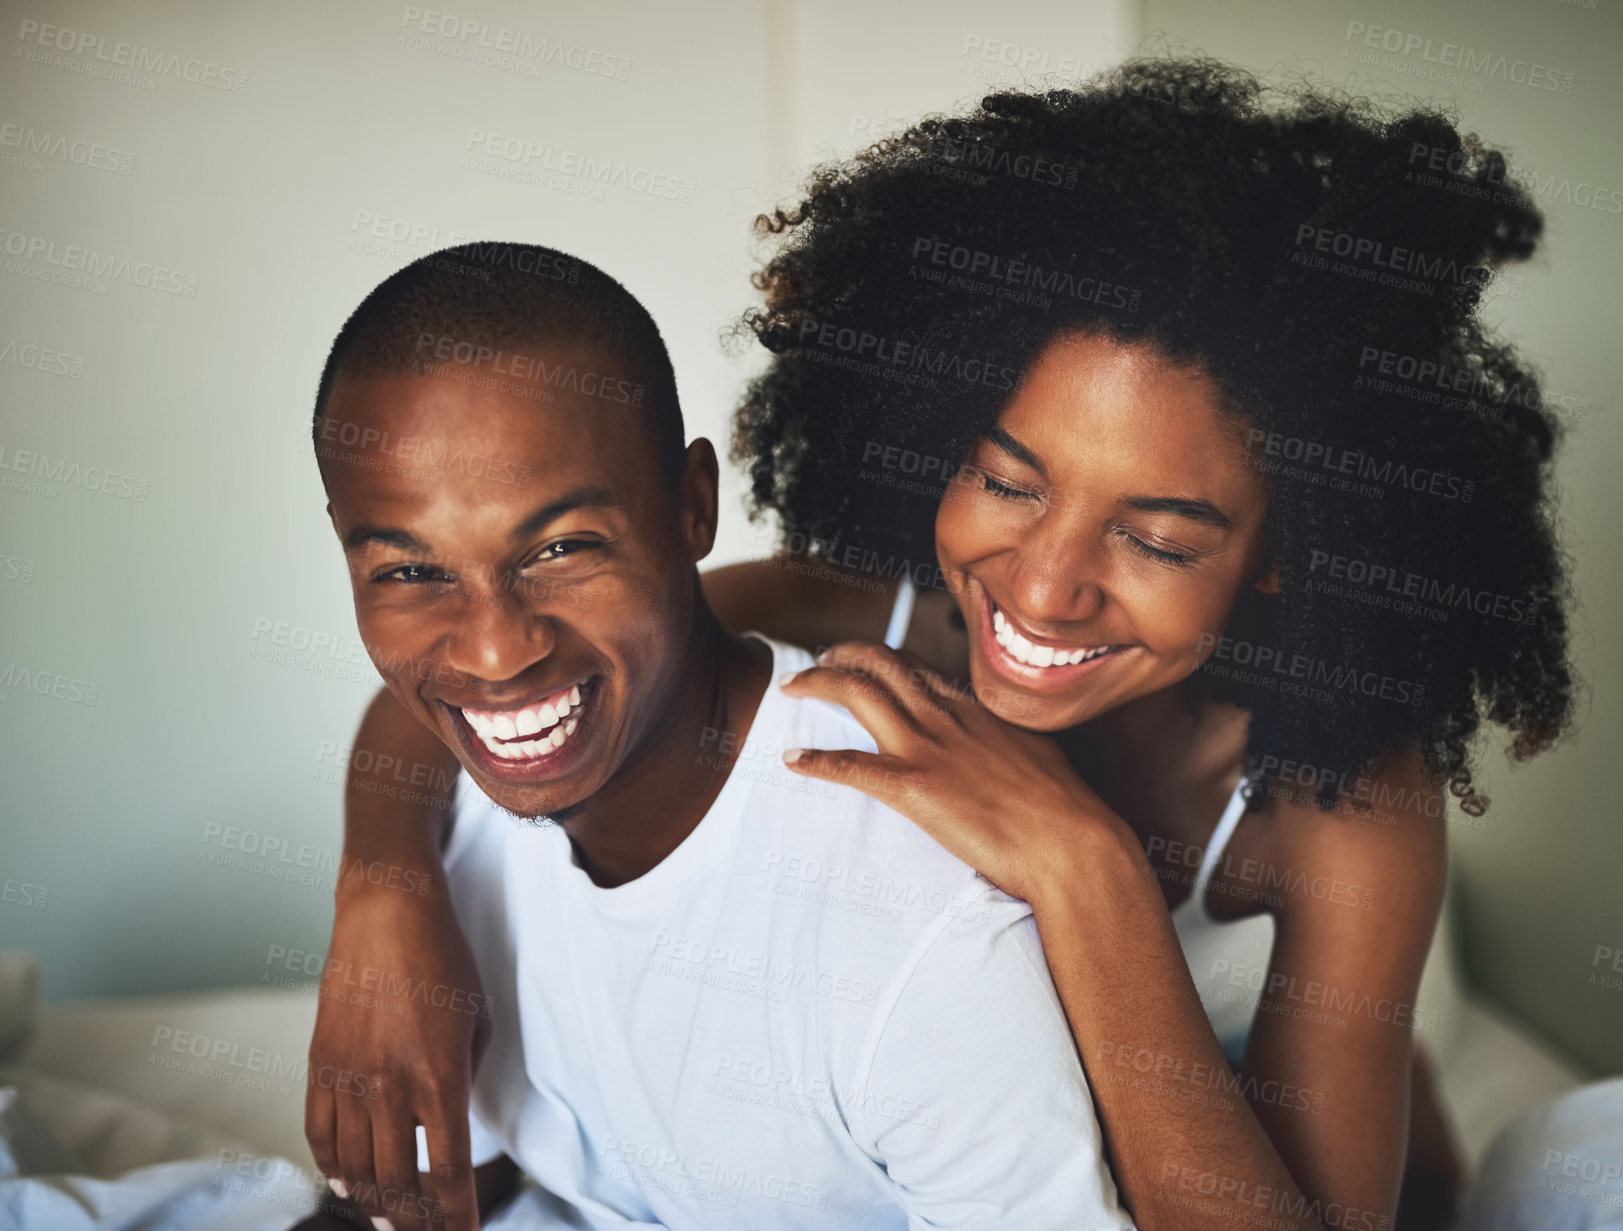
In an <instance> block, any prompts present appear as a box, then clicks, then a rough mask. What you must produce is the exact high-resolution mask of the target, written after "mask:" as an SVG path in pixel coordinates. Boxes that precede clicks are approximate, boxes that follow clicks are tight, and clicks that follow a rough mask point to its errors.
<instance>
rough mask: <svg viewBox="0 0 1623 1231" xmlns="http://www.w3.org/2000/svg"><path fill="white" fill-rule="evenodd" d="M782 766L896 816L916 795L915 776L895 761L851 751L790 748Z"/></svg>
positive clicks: (890, 758)
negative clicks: (852, 790)
mask: <svg viewBox="0 0 1623 1231" xmlns="http://www.w3.org/2000/svg"><path fill="white" fill-rule="evenodd" d="M783 763H784V764H785V765H787V766H788V767H789V768H790V769H792V770H794V771H795V773H797V774H803V775H804V776H805V777H807V778H818V779H821V780H822V781H824V782H832V783H835V784H836V785H839V786H848V787H853V788H855V789H856V790H858V791H861V792H862V793H863V794H865V795H869V796H872V797H873V798H874V799H877V800H878V801H879V802H880V803H882V804H886V805H888V806H889V807H891V808H893V809H895V810H896V811H897V812H900V813H903V814H904V815H905V814H906V813H907V811H908V809H907V803H908V801H909V800H911V799H914V798H915V797H916V796H917V794H918V776H917V775H916V774H913V773H910V772H908V771H907V770H905V769H903V768H902V766H901V763H900V762H899V761H897V760H896V758H895V757H888V756H884V755H881V754H879V753H874V752H861V751H859V750H857V749H855V748H791V749H789V750H788V751H787V752H785V753H784V754H783Z"/></svg>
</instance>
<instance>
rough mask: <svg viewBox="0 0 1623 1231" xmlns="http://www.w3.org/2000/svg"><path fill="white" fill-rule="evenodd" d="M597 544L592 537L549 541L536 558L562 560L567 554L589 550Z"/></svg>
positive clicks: (571, 554)
mask: <svg viewBox="0 0 1623 1231" xmlns="http://www.w3.org/2000/svg"><path fill="white" fill-rule="evenodd" d="M596 546H597V543H596V542H595V541H593V540H592V539H558V540H557V541H556V542H552V543H548V544H547V545H546V546H545V547H543V548H542V549H541V552H540V554H539V555H537V556H536V559H537V560H561V559H563V557H565V556H573V555H575V554H576V553H578V552H582V551H587V550H589V549H590V548H593V547H596Z"/></svg>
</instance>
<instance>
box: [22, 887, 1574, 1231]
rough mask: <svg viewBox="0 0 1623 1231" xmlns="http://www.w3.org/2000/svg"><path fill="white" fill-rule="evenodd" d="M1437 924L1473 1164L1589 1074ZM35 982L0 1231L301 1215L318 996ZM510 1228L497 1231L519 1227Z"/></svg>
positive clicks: (1458, 1091) (265, 1220)
mask: <svg viewBox="0 0 1623 1231" xmlns="http://www.w3.org/2000/svg"><path fill="white" fill-rule="evenodd" d="M1446 920H1447V915H1446V914H1445V923H1444V925H1443V927H1442V928H1441V929H1440V931H1439V935H1438V938H1437V943H1436V945H1435V946H1434V949H1433V955H1432V960H1431V962H1430V963H1429V964H1428V966H1427V972H1426V977H1425V980H1424V982H1423V984H1422V987H1421V995H1420V997H1419V1004H1420V1007H1421V1008H1422V1009H1423V1010H1425V1011H1427V1012H1428V1013H1434V1014H1435V1015H1436V1016H1435V1024H1436V1028H1435V1030H1433V1031H1429V1032H1427V1033H1424V1034H1420V1035H1418V1036H1417V1037H1418V1038H1419V1039H1420V1040H1421V1042H1422V1043H1423V1044H1425V1045H1426V1046H1427V1047H1428V1048H1429V1049H1430V1050H1431V1052H1432V1054H1433V1055H1434V1056H1435V1057H1436V1058H1437V1060H1438V1066H1437V1067H1438V1078H1439V1086H1440V1089H1441V1092H1442V1095H1443V1098H1444V1101H1445V1103H1446V1104H1447V1107H1448V1109H1449V1112H1450V1119H1451V1120H1452V1121H1453V1123H1454V1125H1455V1129H1456V1133H1457V1136H1458V1139H1459V1143H1460V1146H1461V1148H1462V1150H1463V1151H1464V1153H1465V1156H1466V1159H1467V1162H1468V1163H1469V1164H1471V1165H1473V1166H1474V1165H1475V1164H1476V1163H1477V1162H1478V1161H1479V1160H1480V1159H1481V1156H1482V1154H1483V1152H1484V1151H1485V1150H1486V1149H1487V1146H1488V1144H1489V1143H1490V1142H1491V1140H1492V1139H1493V1137H1494V1135H1495V1134H1496V1133H1497V1132H1498V1130H1499V1129H1500V1128H1501V1127H1502V1126H1503V1125H1504V1124H1506V1123H1507V1122H1508V1121H1509V1120H1510V1119H1512V1118H1513V1117H1514V1116H1516V1115H1517V1114H1519V1113H1520V1112H1522V1111H1524V1110H1526V1109H1527V1108H1529V1107H1531V1106H1533V1105H1534V1104H1536V1103H1539V1102H1542V1101H1543V1100H1545V1099H1548V1098H1551V1097H1554V1096H1555V1095H1558V1094H1561V1093H1564V1092H1565V1091H1567V1090H1570V1089H1572V1088H1573V1087H1575V1086H1576V1085H1578V1084H1579V1083H1580V1082H1581V1081H1582V1080H1583V1076H1582V1074H1581V1073H1580V1072H1579V1071H1578V1070H1577V1069H1576V1068H1575V1067H1574V1066H1573V1065H1572V1064H1571V1063H1570V1062H1568V1061H1566V1060H1565V1059H1563V1058H1562V1057H1561V1056H1560V1054H1559V1053H1558V1052H1557V1051H1555V1050H1554V1049H1553V1048H1551V1047H1550V1046H1548V1045H1547V1044H1545V1043H1543V1042H1541V1041H1540V1040H1539V1039H1538V1037H1537V1036H1536V1035H1535V1034H1534V1033H1533V1032H1531V1031H1530V1030H1528V1029H1526V1028H1525V1027H1522V1026H1520V1025H1519V1024H1518V1023H1516V1022H1515V1021H1514V1020H1513V1019H1511V1018H1510V1017H1508V1016H1507V1015H1505V1014H1503V1013H1502V1012H1500V1011H1498V1010H1496V1009H1495V1008H1493V1007H1492V1006H1490V1005H1489V1004H1487V1003H1486V1002H1484V1001H1481V1000H1479V999H1477V998H1475V997H1473V996H1471V995H1470V994H1469V993H1467V992H1466V991H1465V989H1464V985H1463V982H1462V981H1461V979H1460V975H1459V971H1458V969H1457V966H1456V963H1455V962H1454V960H1453V956H1452V953H1453V945H1452V939H1453V938H1452V930H1451V928H1450V927H1449V926H1448V923H1447V922H1446ZM36 984H37V976H36V972H35V971H34V970H33V967H32V963H31V962H30V961H28V960H27V959H25V958H22V957H20V956H19V955H7V954H0V1231H7V1229H9V1228H13V1227H16V1228H35V1227H38V1228H50V1229H51V1231H81V1229H83V1231H91V1229H93V1228H94V1229H96V1231H100V1229H101V1228H113V1227H118V1228H129V1229H131V1231H145V1229H147V1228H153V1229H156V1228H160V1227H161V1228H166V1229H169V1228H173V1229H176V1231H186V1229H190V1228H205V1227H207V1228H214V1227H231V1228H242V1229H244V1231H259V1229H261V1228H264V1229H265V1231H270V1229H271V1228H276V1229H278V1231H280V1229H283V1228H286V1227H288V1226H290V1225H291V1224H292V1223H293V1222H295V1221H297V1220H298V1218H299V1217H301V1216H302V1215H303V1214H304V1213H306V1212H307V1211H308V1210H309V1209H310V1208H311V1207H312V1206H313V1202H314V1191H315V1189H316V1186H317V1185H319V1182H320V1181H319V1178H318V1177H317V1176H316V1175H315V1167H314V1162H313V1160H312V1159H311V1157H310V1153H309V1149H308V1147H307V1146H306V1144H305V1141H304V1127H303V1108H304V1072H305V1069H304V1057H305V1054H306V1052H307V1050H308V1047H309V1041H310V1032H311V1029H312V1027H313V1025H314V1022H315V1011H316V1000H315V996H314V994H313V989H281V988H278V989H259V990H244V991H231V992H214V993H206V994H198V995H183V996H157V997H147V998H141V999H127V1000H115V1001H99V1002H88V1003H84V1004H78V1005H65V1006H60V1007H53V1008H50V1009H47V1010H45V1011H43V1012H42V1013H40V1014H39V1015H38V1021H37V1024H36V1022H35V1020H34V1019H35V1005H34V988H35V986H36ZM30 1027H35V1028H34V1029H33V1031H32V1033H33V1038H32V1041H31V1042H29V1041H28V1035H29V1033H30ZM19 1059H20V1061H21V1063H20V1064H19V1063H18V1062H19ZM508 1213H509V1214H511V1215H512V1217H511V1218H510V1217H503V1218H502V1219H500V1220H499V1225H509V1224H512V1225H518V1224H516V1223H513V1221H512V1219H513V1218H517V1217H518V1212H517V1210H513V1211H509V1212H508ZM535 1213H536V1212H535V1211H532V1216H534V1214H535ZM541 1224H542V1225H549V1226H563V1225H567V1223H565V1222H562V1221H559V1222H554V1221H553V1220H552V1219H550V1218H546V1217H544V1216H542V1217H541ZM526 1225H528V1224H526Z"/></svg>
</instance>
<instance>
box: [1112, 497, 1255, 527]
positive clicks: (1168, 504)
mask: <svg viewBox="0 0 1623 1231" xmlns="http://www.w3.org/2000/svg"><path fill="white" fill-rule="evenodd" d="M1122 503H1124V504H1125V505H1127V507H1128V508H1131V509H1138V510H1139V511H1140V512H1143V513H1171V514H1173V515H1174V516H1177V517H1187V518H1188V519H1189V520H1190V521H1198V522H1203V523H1205V524H1206V525H1208V526H1216V527H1218V528H1219V529H1221V530H1230V529H1233V527H1234V523H1233V522H1232V521H1230V520H1229V518H1228V515H1227V514H1226V513H1224V512H1223V510H1222V509H1220V508H1218V507H1217V506H1216V505H1215V504H1213V503H1212V502H1211V501H1209V500H1186V499H1183V498H1182V497H1179V496H1130V497H1128V498H1127V499H1126V500H1125V501H1123V502H1122Z"/></svg>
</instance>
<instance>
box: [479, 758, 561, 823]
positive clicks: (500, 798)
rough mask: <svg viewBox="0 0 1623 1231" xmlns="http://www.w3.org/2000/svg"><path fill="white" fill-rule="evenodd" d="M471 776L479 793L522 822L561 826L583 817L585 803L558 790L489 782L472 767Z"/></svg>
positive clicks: (488, 779) (495, 780)
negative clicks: (550, 823) (482, 793)
mask: <svg viewBox="0 0 1623 1231" xmlns="http://www.w3.org/2000/svg"><path fill="white" fill-rule="evenodd" d="M470 776H471V777H472V778H473V780H474V782H476V783H477V784H478V786H479V789H480V790H481V791H483V792H484V793H485V794H486V795H488V796H489V797H490V800H491V802H492V803H494V804H496V805H497V806H498V807H499V808H501V810H502V811H503V812H506V813H507V814H508V815H510V816H512V817H515V818H516V819H518V820H521V821H529V822H532V823H534V822H541V821H554V822H558V823H560V824H561V823H562V822H564V821H566V820H568V819H569V818H571V817H573V816H576V815H578V814H579V813H580V811H581V809H583V808H584V807H585V806H586V801H585V800H584V799H576V798H572V797H571V796H570V795H566V794H564V793H563V792H561V791H558V790H555V789H554V790H548V789H546V788H544V787H542V788H537V787H527V786H523V785H520V784H518V783H513V782H503V781H502V780H500V779H494V780H493V779H490V778H487V777H485V776H484V775H482V774H478V773H473V772H472V770H471V767H470Z"/></svg>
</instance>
